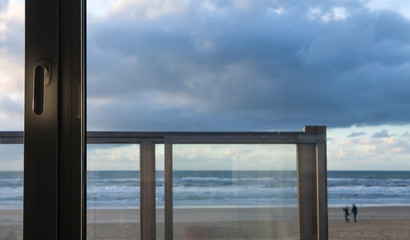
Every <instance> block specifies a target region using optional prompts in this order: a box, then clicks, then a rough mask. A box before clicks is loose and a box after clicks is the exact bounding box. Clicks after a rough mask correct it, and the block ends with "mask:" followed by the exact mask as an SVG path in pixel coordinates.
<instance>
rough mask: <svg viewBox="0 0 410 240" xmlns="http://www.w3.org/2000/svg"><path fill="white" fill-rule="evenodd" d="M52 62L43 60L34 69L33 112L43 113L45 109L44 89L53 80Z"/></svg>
mask: <svg viewBox="0 0 410 240" xmlns="http://www.w3.org/2000/svg"><path fill="white" fill-rule="evenodd" d="M50 70H51V68H50V63H49V62H48V61H46V60H41V61H40V62H39V63H38V64H37V65H36V66H35V67H34V70H33V112H34V113H35V114H37V115H41V114H42V113H43V111H44V91H45V87H46V86H48V85H49V84H50V82H51V79H50V75H51V74H50Z"/></svg>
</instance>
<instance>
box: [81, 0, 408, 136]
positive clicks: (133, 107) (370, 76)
mask: <svg viewBox="0 0 410 240" xmlns="http://www.w3.org/2000/svg"><path fill="white" fill-rule="evenodd" d="M170 2H171V1H166V2H164V4H163V5H161V7H159V6H158V5H156V4H157V2H156V1H153V2H151V3H148V2H145V1H139V2H138V3H133V2H132V1H117V2H116V4H117V5H113V8H112V9H114V7H115V9H117V10H116V11H114V10H113V12H112V13H111V14H112V16H111V17H110V21H109V22H104V24H99V23H95V24H94V23H93V24H92V25H90V26H89V27H88V29H89V35H88V39H89V48H88V49H89V54H88V57H89V60H88V66H89V68H88V69H89V77H88V81H89V87H88V89H89V99H90V104H89V108H88V110H89V116H90V121H89V123H90V127H91V128H93V127H95V126H96V125H97V124H98V125H99V126H98V128H101V129H104V128H106V129H110V128H112V129H117V128H118V127H120V128H128V129H133V130H136V129H139V128H138V127H137V126H141V129H147V128H148V129H163V128H168V129H173V130H175V129H178V128H180V127H182V128H181V129H183V130H195V129H196V126H197V123H198V122H201V125H202V126H204V128H205V126H206V128H207V129H208V130H212V129H214V130H215V129H216V128H218V129H219V128H221V129H226V130H243V129H247V130H251V129H253V130H256V129H259V130H260V129H277V128H278V126H279V128H287V129H289V128H300V127H301V126H303V125H306V124H320V125H321V124H324V125H328V126H330V127H346V126H350V125H353V124H356V125H379V124H384V123H391V124H404V123H408V122H409V121H410V97H409V95H408V94H407V93H408V92H409V90H410V83H409V81H408V79H409V78H410V70H409V69H410V68H409V66H410V63H409V62H408V59H409V57H410V47H409V42H410V41H409V40H410V33H409V32H408V31H403V30H402V29H409V28H410V22H409V20H407V19H406V18H404V17H403V16H402V15H400V14H398V13H395V12H392V11H389V10H385V11H378V12H374V11H371V10H369V8H368V7H366V6H365V5H360V2H355V1H348V2H346V3H345V4H344V5H332V3H331V2H319V3H315V5H311V4H294V3H293V4H290V3H289V4H283V3H282V2H281V3H272V2H271V1H261V2H258V3H255V2H252V1H243V2H242V3H241V4H242V6H245V5H246V6H247V7H246V8H245V7H243V8H242V10H241V11H239V10H238V8H237V7H235V4H237V5H238V3H239V2H237V1H202V4H201V3H196V4H194V3H193V2H191V1H184V2H183V4H181V5H179V7H178V8H180V9H179V10H175V11H174V10H172V9H168V8H167V9H168V10H169V11H168V10H167V11H165V10H164V11H163V13H162V14H158V15H156V16H155V18H154V17H153V18H144V19H141V18H134V17H130V16H128V17H126V18H121V17H118V16H117V14H119V12H118V11H120V10H119V9H122V10H121V11H125V12H127V9H135V7H134V5H133V4H142V3H144V4H148V5H144V6H145V7H142V8H141V9H139V10H141V11H145V12H144V14H145V15H146V14H147V13H148V12H149V9H151V8H155V9H157V10H158V9H162V8H165V7H166V6H167V4H168V3H170ZM245 3H246V4H245ZM182 8H183V10H181V9H182ZM144 9H145V10H144ZM272 9H283V10H281V11H280V12H281V13H283V14H278V12H275V11H272ZM312 9H313V10H312ZM314 9H316V10H314ZM318 9H320V11H319V10H318ZM132 11H133V10H131V11H128V12H129V13H130V12H132ZM158 11H159V10H158ZM161 11H162V10H161ZM125 12H122V13H121V14H122V15H124V14H125ZM171 13H172V14H171ZM174 13H175V14H174ZM315 13H316V14H317V19H318V21H312V19H311V16H310V15H311V14H315ZM144 14H143V15H144ZM309 14H310V15H309ZM125 15H126V14H125ZM125 15H124V16H125ZM324 16H328V17H327V18H328V21H323V17H324ZM101 98H104V99H106V100H107V101H110V102H111V103H112V104H108V105H111V106H112V107H110V108H109V109H112V110H111V111H113V112H115V114H111V116H116V117H118V118H121V119H129V121H127V122H129V125H125V124H123V125H121V126H118V125H117V124H114V123H115V122H116V121H115V120H113V121H110V120H108V119H107V118H109V116H107V117H105V118H103V119H107V120H106V121H104V122H99V123H95V122H94V121H92V119H102V118H101V117H103V116H104V109H103V107H102V106H97V105H95V104H94V103H93V102H95V101H96V100H97V99H101ZM114 103H115V105H116V107H115V106H114ZM108 105H107V106H108ZM120 105H122V106H120ZM105 109H107V108H105ZM93 116H94V117H93ZM141 116H144V118H146V119H147V120H146V121H145V122H144V120H143V119H141ZM133 122H134V123H135V124H132V123H133ZM143 122H144V123H143ZM204 122H205V124H203V123H204ZM136 123H138V124H136ZM206 123H208V124H206ZM184 126H185V127H184ZM218 126H219V127H218Z"/></svg>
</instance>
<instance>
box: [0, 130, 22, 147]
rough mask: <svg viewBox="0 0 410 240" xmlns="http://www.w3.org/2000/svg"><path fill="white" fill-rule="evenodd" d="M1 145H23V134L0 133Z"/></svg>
mask: <svg viewBox="0 0 410 240" xmlns="http://www.w3.org/2000/svg"><path fill="white" fill-rule="evenodd" d="M0 144H23V132H0Z"/></svg>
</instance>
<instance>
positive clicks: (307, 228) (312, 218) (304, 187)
mask: <svg viewBox="0 0 410 240" xmlns="http://www.w3.org/2000/svg"><path fill="white" fill-rule="evenodd" d="M297 190H298V232H299V239H301V240H302V239H303V240H315V239H317V237H316V236H317V221H316V219H317V216H316V214H317V213H316V208H317V207H316V146H315V144H298V145H297Z"/></svg>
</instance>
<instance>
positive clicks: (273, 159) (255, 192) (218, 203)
mask: <svg viewBox="0 0 410 240" xmlns="http://www.w3.org/2000/svg"><path fill="white" fill-rule="evenodd" d="M295 152H296V151H295V146H278V145H175V146H174V150H173V166H174V171H173V185H174V187H173V189H174V190H173V192H174V193H173V203H174V237H175V239H184V238H185V239H198V238H207V239H297V201H296V200H297V192H296V185H297V183H296V156H295Z"/></svg>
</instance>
